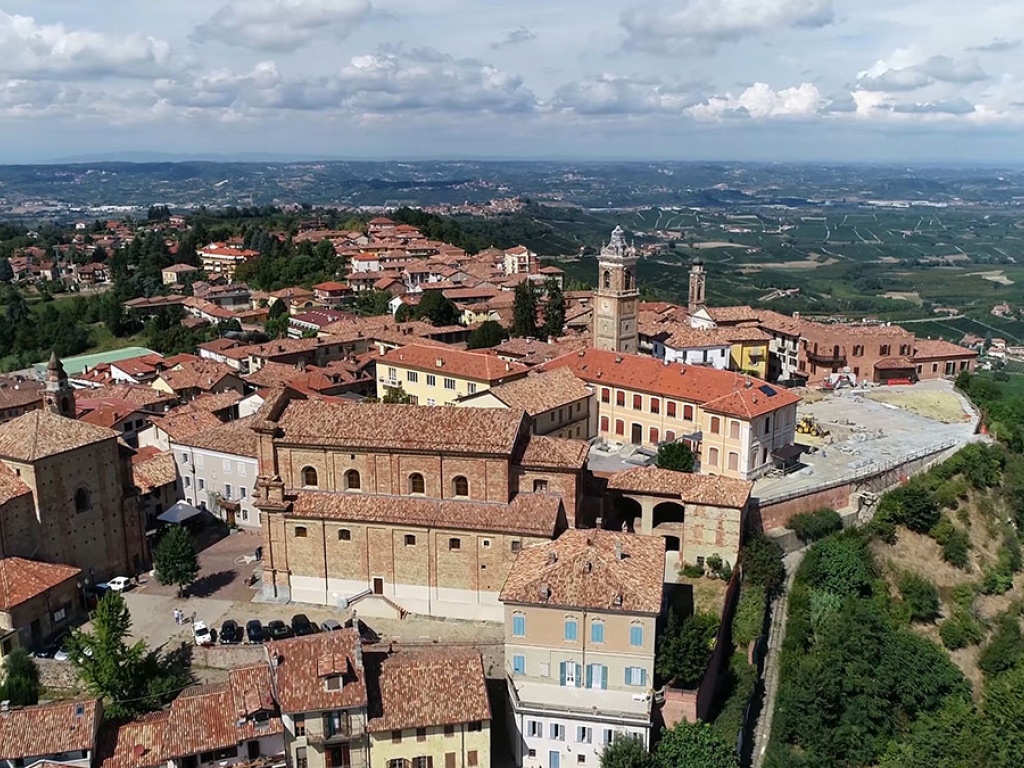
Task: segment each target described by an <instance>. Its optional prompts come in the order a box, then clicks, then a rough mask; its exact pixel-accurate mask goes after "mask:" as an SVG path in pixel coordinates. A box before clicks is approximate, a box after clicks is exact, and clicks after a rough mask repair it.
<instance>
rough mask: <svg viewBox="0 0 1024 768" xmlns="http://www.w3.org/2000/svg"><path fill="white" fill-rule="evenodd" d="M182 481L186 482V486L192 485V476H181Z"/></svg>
mask: <svg viewBox="0 0 1024 768" xmlns="http://www.w3.org/2000/svg"><path fill="white" fill-rule="evenodd" d="M181 482H182V483H183V484H184V486H185V487H186V488H191V487H192V478H191V477H189V476H188V475H185V477H183V478H181Z"/></svg>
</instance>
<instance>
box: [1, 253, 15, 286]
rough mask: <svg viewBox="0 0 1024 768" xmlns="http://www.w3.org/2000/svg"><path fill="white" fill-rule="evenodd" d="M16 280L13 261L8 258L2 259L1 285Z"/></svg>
mask: <svg viewBox="0 0 1024 768" xmlns="http://www.w3.org/2000/svg"><path fill="white" fill-rule="evenodd" d="M13 279H14V269H13V268H12V267H11V260H10V259H8V258H7V257H6V256H4V257H2V258H0V283H9V282H11V280H13Z"/></svg>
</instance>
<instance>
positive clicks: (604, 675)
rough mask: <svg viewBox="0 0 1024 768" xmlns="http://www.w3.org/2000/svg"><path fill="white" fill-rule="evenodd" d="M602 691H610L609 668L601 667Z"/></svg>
mask: <svg viewBox="0 0 1024 768" xmlns="http://www.w3.org/2000/svg"><path fill="white" fill-rule="evenodd" d="M601 690H603V691H607V690H608V667H606V666H605V665H604V664H602V665H601Z"/></svg>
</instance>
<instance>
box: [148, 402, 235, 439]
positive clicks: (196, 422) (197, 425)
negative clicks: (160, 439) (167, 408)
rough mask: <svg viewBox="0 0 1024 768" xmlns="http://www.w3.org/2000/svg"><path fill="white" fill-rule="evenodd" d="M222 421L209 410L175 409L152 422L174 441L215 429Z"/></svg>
mask: <svg viewBox="0 0 1024 768" xmlns="http://www.w3.org/2000/svg"><path fill="white" fill-rule="evenodd" d="M223 423H224V422H222V421H221V420H220V419H218V418H217V417H216V416H214V415H213V414H212V413H210V412H209V411H194V410H185V411H178V410H177V409H175V410H174V411H171V412H169V413H168V414H167V415H166V416H160V417H158V418H154V419H153V424H154V425H155V426H156V427H157V428H159V429H161V430H162V431H164V432H165V433H167V436H168V437H169V438H170V439H171V440H173V441H174V442H176V443H181V442H184V441H186V440H188V439H190V438H191V437H192V436H193V435H196V434H199V433H201V432H204V431H206V430H210V429H216V428H217V427H219V426H220V425H221V424H223Z"/></svg>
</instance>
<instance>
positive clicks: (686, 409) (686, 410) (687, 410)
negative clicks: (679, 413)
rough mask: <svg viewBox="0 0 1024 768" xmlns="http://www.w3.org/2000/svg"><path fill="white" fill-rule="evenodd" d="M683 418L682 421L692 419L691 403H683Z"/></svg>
mask: <svg viewBox="0 0 1024 768" xmlns="http://www.w3.org/2000/svg"><path fill="white" fill-rule="evenodd" d="M683 420H684V421H693V406H692V405H684V406H683Z"/></svg>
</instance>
